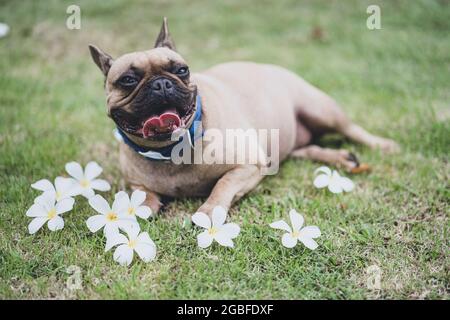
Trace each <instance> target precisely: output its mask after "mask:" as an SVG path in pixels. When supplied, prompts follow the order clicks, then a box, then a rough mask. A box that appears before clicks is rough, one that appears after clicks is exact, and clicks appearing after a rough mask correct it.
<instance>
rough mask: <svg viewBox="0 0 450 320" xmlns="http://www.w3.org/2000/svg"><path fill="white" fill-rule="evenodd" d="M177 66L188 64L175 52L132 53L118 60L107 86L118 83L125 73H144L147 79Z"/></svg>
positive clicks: (110, 73) (165, 49) (112, 68)
mask: <svg viewBox="0 0 450 320" xmlns="http://www.w3.org/2000/svg"><path fill="white" fill-rule="evenodd" d="M177 64H186V62H185V61H184V59H183V58H182V57H181V56H180V55H179V54H178V53H176V52H175V51H173V50H170V49H168V48H164V47H160V48H154V49H151V50H147V51H140V52H132V53H127V54H124V55H123V56H121V57H119V58H117V59H116V60H115V61H114V63H113V64H112V66H111V69H110V70H109V72H108V76H107V80H106V81H107V85H110V84H112V83H114V82H115V81H117V80H118V79H119V78H120V77H121V76H122V75H123V74H124V73H126V72H128V71H129V70H134V71H137V72H141V73H143V76H144V77H146V78H149V79H150V78H151V77H154V76H158V75H161V74H163V73H164V72H165V71H166V70H170V68H171V67H173V66H174V65H177Z"/></svg>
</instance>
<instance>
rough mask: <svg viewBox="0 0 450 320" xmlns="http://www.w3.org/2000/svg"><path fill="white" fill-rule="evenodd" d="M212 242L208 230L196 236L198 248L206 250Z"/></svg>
mask: <svg viewBox="0 0 450 320" xmlns="http://www.w3.org/2000/svg"><path fill="white" fill-rule="evenodd" d="M212 242H213V237H211V235H210V234H209V233H208V230H205V231H203V232H202V233H200V234H198V235H197V243H198V246H199V247H200V248H207V247H209V246H210V245H211V243H212Z"/></svg>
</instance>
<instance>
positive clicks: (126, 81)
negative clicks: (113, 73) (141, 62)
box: [119, 76, 138, 87]
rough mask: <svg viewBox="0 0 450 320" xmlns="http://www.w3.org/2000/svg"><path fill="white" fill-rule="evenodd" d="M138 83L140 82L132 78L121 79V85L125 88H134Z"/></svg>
mask: <svg viewBox="0 0 450 320" xmlns="http://www.w3.org/2000/svg"><path fill="white" fill-rule="evenodd" d="M137 83H138V80H137V79H136V78H135V77H132V76H123V77H121V78H120V79H119V84H120V85H122V86H124V87H134V86H135V85H137Z"/></svg>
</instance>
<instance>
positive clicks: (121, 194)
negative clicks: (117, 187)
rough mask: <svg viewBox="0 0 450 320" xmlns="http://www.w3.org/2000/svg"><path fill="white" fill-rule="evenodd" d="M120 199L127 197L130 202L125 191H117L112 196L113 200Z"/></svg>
mask: <svg viewBox="0 0 450 320" xmlns="http://www.w3.org/2000/svg"><path fill="white" fill-rule="evenodd" d="M121 197H127V198H128V200H130V197H128V194H127V193H126V192H125V191H119V192H117V193H116V194H115V195H114V199H118V198H121Z"/></svg>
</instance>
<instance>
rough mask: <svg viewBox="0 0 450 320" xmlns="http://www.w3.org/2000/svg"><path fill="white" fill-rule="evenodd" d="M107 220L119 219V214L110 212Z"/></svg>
mask: <svg viewBox="0 0 450 320" xmlns="http://www.w3.org/2000/svg"><path fill="white" fill-rule="evenodd" d="M106 220H108V221H116V220H117V214H115V213H114V212H110V213H108V214H107V215H106Z"/></svg>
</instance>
